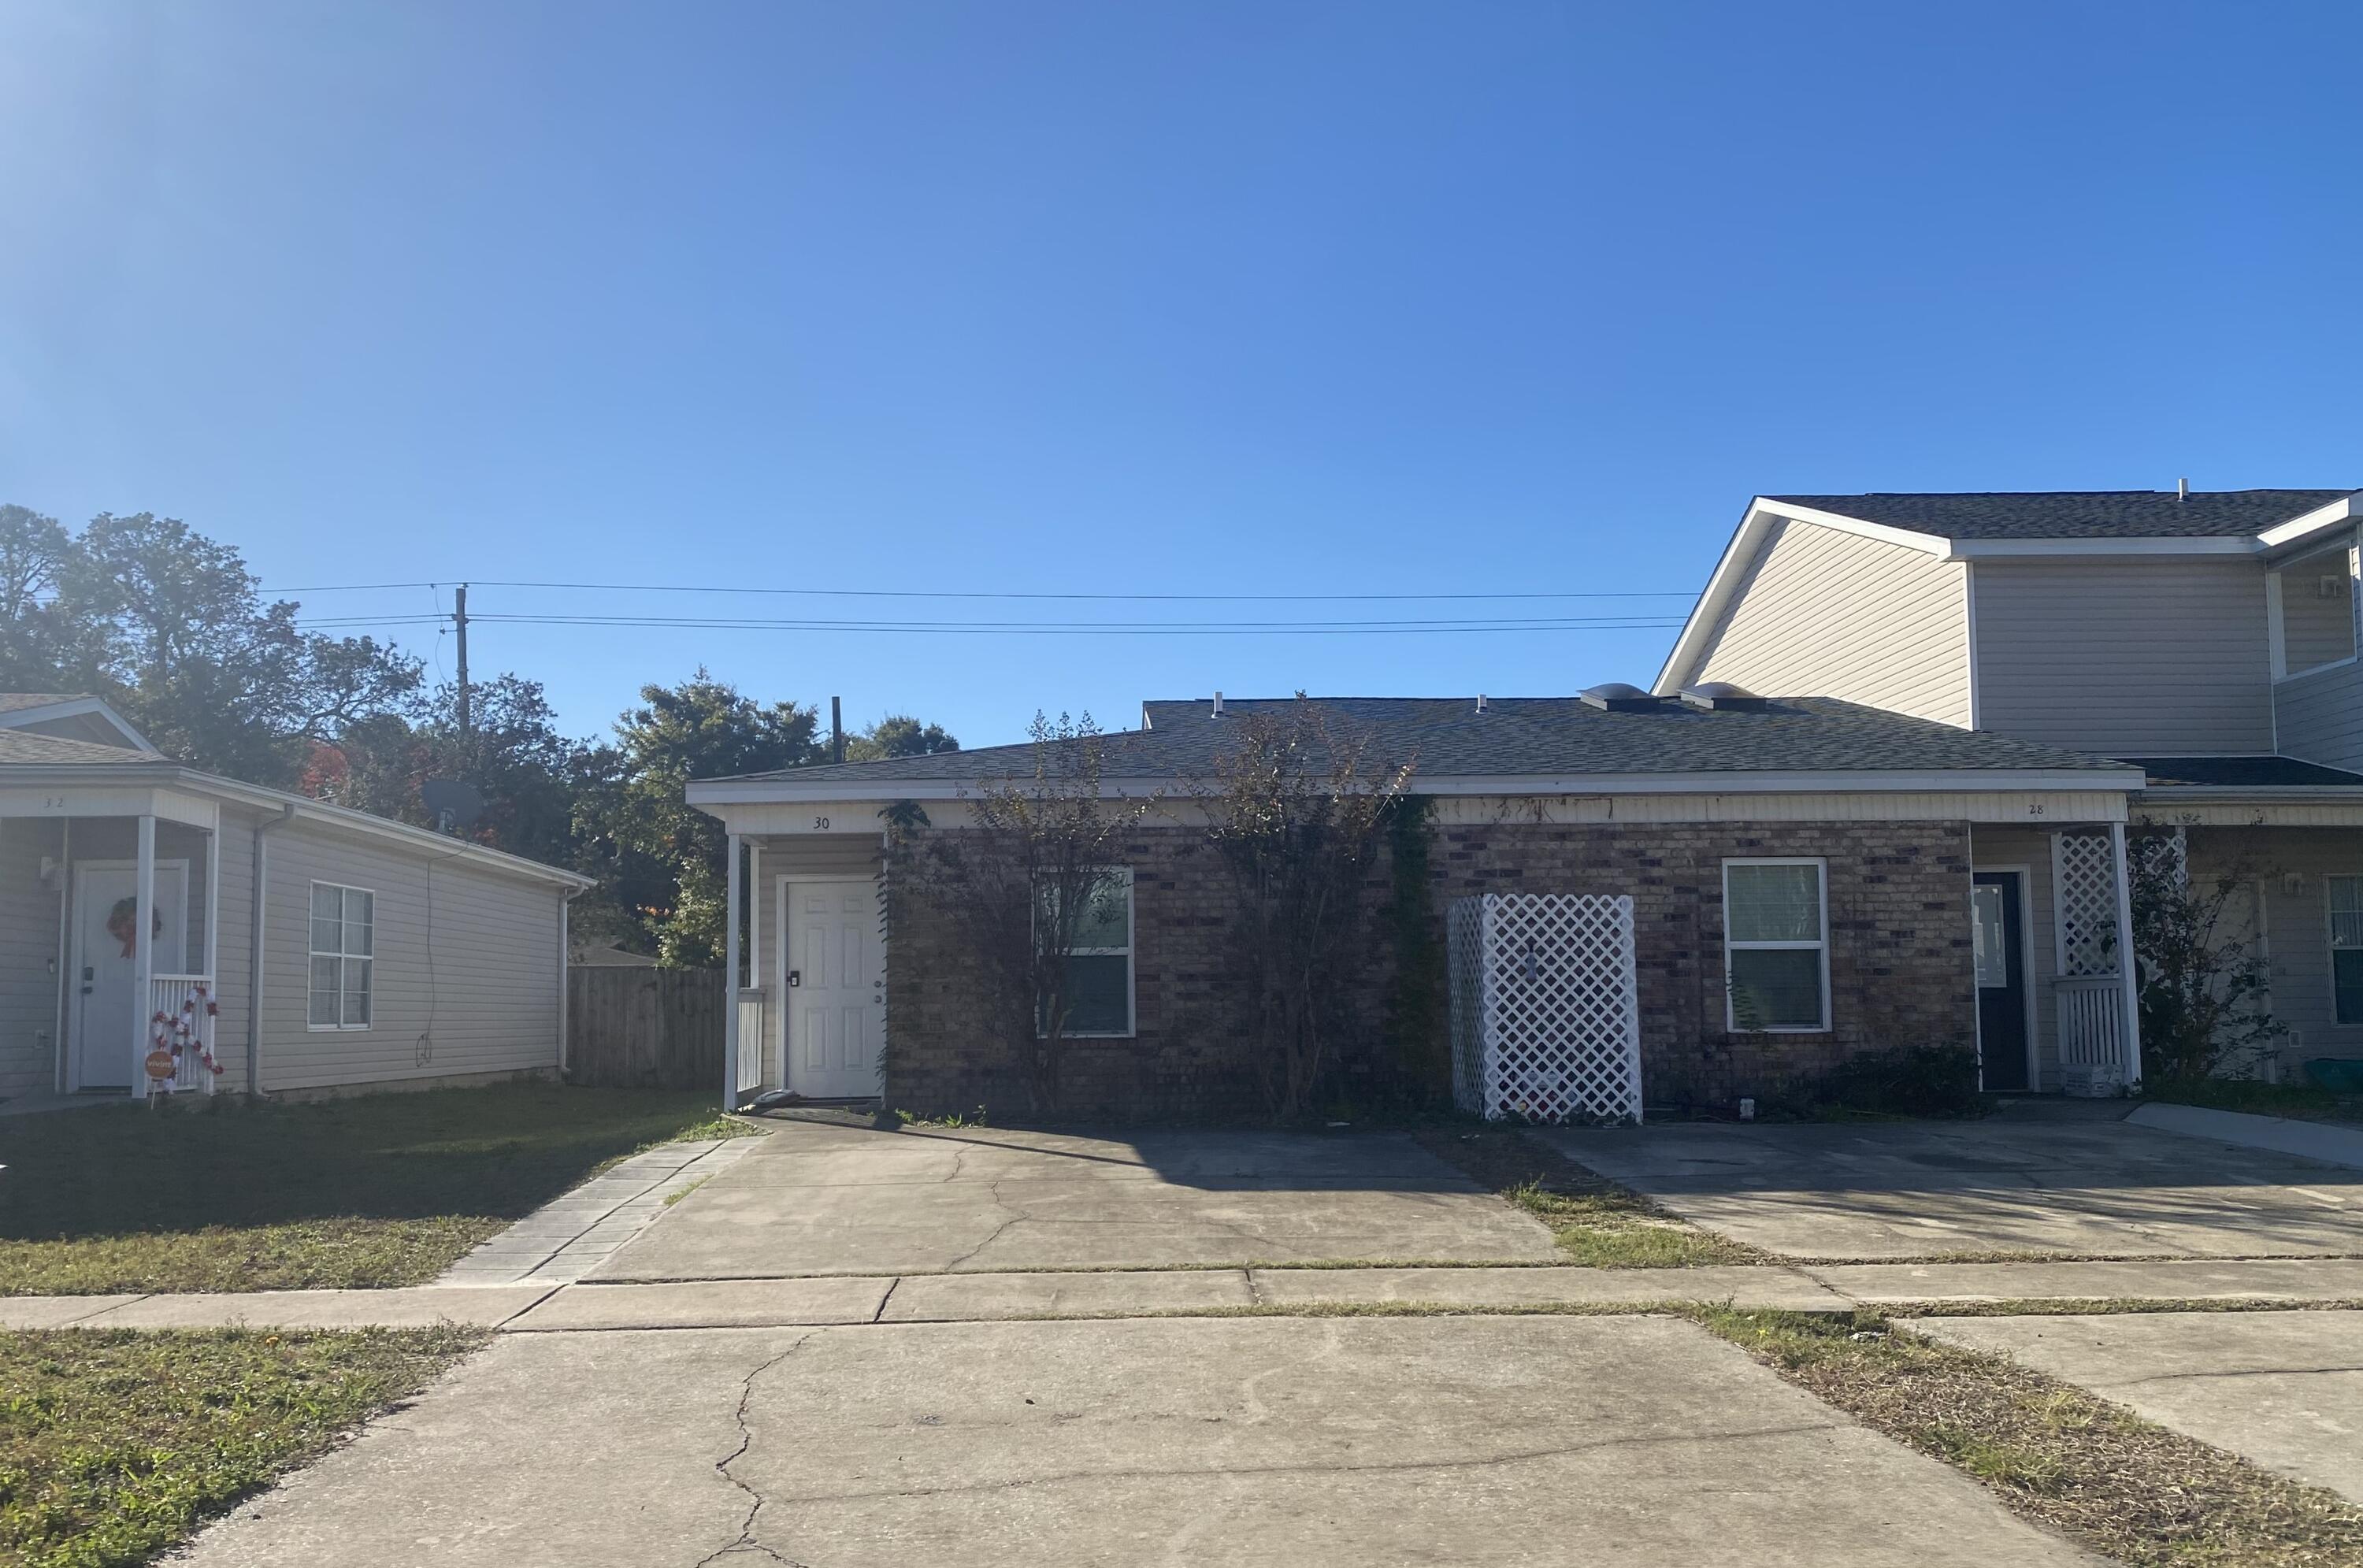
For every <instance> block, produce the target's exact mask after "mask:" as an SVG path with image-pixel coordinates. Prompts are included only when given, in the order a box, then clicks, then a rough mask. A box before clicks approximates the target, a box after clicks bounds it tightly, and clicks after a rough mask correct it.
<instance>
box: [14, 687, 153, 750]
mask: <svg viewBox="0 0 2363 1568" xmlns="http://www.w3.org/2000/svg"><path fill="white" fill-rule="evenodd" d="M84 713H96V714H97V715H98V716H99V717H100V718H103V719H105V721H106V722H107V723H110V724H113V725H114V726H115V728H116V731H117V733H119V734H122V735H123V737H124V738H125V739H127V740H128V741H129V742H130V743H131V744H132V745H136V746H138V747H139V749H140V750H141V751H144V752H146V753H147V754H148V755H149V756H163V755H164V754H163V753H162V752H160V751H158V750H157V749H156V748H155V747H154V746H153V745H150V744H149V741H148V737H147V736H146V735H143V734H140V733H139V731H138V730H136V729H133V728H132V727H131V721H130V720H128V719H127V718H125V717H124V716H123V715H122V714H120V713H118V712H116V711H115V708H114V705H113V704H112V703H110V702H108V701H106V699H105V698H104V697H76V698H73V699H72V700H71V701H64V702H48V703H44V704H43V705H41V706H40V707H39V708H19V709H17V710H16V711H15V712H9V713H0V730H15V729H22V728H23V727H24V726H25V725H27V724H39V723H46V722H48V721H49V720H51V719H75V718H80V717H81V716H82V715H83V714H84Z"/></svg>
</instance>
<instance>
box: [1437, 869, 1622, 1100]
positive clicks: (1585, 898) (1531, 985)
mask: <svg viewBox="0 0 2363 1568" xmlns="http://www.w3.org/2000/svg"><path fill="white" fill-rule="evenodd" d="M1446 925H1447V935H1448V947H1449V953H1450V964H1451V976H1452V1082H1453V1098H1454V1099H1455V1100H1456V1101H1458V1103H1459V1106H1460V1108H1461V1109H1462V1110H1470V1111H1474V1112H1476V1113H1477V1114H1479V1115H1481V1116H1483V1117H1485V1118H1486V1119H1487V1120H1488V1121H1494V1120H1499V1119H1501V1118H1504V1117H1510V1118H1515V1119H1517V1120H1519V1121H1551V1122H1565V1121H1583V1122H1614V1121H1635V1122H1637V1121H1640V1120H1641V1010H1640V1005H1639V999H1638V997H1637V995H1636V984H1635V975H1634V960H1633V900H1631V899H1630V898H1627V897H1625V896H1622V895H1609V894H1577V893H1487V894H1484V895H1482V896H1481V897H1477V898H1470V899H1460V900H1456V901H1455V902H1454V903H1453V905H1452V907H1451V909H1450V910H1449V911H1447V922H1446Z"/></svg>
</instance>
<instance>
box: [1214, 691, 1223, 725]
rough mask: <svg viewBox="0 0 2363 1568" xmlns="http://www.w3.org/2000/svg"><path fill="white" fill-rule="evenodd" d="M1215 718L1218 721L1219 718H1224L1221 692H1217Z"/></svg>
mask: <svg viewBox="0 0 2363 1568" xmlns="http://www.w3.org/2000/svg"><path fill="white" fill-rule="evenodd" d="M1214 716H1215V718H1217V719H1219V718H1221V717H1222V716H1223V694H1222V693H1221V692H1219V691H1217V692H1215V714H1214Z"/></svg>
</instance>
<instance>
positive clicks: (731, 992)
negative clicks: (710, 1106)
mask: <svg viewBox="0 0 2363 1568" xmlns="http://www.w3.org/2000/svg"><path fill="white" fill-rule="evenodd" d="M726 842H727V844H728V845H730V872H729V875H728V876H727V877H726V878H723V882H724V886H725V889H727V890H726V893H725V896H724V905H723V914H722V1109H723V1110H738V834H735V833H734V834H727V835H726Z"/></svg>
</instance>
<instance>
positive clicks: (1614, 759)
mask: <svg viewBox="0 0 2363 1568" xmlns="http://www.w3.org/2000/svg"><path fill="white" fill-rule="evenodd" d="M1291 701H1292V699H1289V698H1284V697H1283V698H1262V699H1254V698H1248V699H1234V700H1226V702H1225V707H1226V710H1227V712H1226V717H1224V718H1222V719H1215V718H1213V717H1212V716H1211V715H1210V711H1209V710H1210V704H1209V703H1208V702H1207V701H1204V700H1199V701H1152V702H1148V703H1146V704H1144V705H1143V707H1144V711H1145V713H1146V716H1147V718H1148V728H1146V729H1139V730H1123V731H1118V732H1115V733H1114V734H1108V735H1105V736H1104V737H1102V743H1103V745H1104V746H1105V748H1106V749H1105V753H1104V761H1103V765H1102V774H1103V776H1104V777H1105V778H1205V777H1207V776H1209V775H1210V774H1211V773H1212V772H1213V771H1214V765H1215V757H1216V756H1218V755H1220V754H1223V753H1225V752H1227V751H1229V750H1230V749H1232V748H1233V747H1235V746H1236V745H1237V734H1238V723H1237V720H1238V719H1239V718H1240V717H1241V716H1243V715H1246V714H1248V713H1252V712H1259V711H1265V710H1272V709H1285V708H1287V707H1288V706H1289V705H1290V703H1291ZM1315 705H1316V706H1318V707H1320V708H1322V709H1324V710H1326V712H1328V713H1329V714H1331V715H1333V716H1334V717H1335V719H1336V720H1337V722H1340V723H1343V724H1345V725H1347V726H1348V727H1350V728H1353V729H1358V730H1361V731H1364V732H1367V733H1369V734H1371V735H1372V736H1373V737H1374V740H1373V745H1372V750H1371V753H1370V759H1371V760H1372V761H1373V762H1377V761H1381V760H1386V761H1392V762H1398V763H1400V762H1405V761H1408V762H1410V763H1412V764H1413V766H1414V767H1415V768H1416V770H1417V774H1418V776H1419V777H1422V778H1501V777H1509V778H1514V777H1519V776H1532V777H1537V778H1552V777H1567V776H1575V775H1583V774H1626V773H1694V772H1705V773H1755V772H1777V773H1804V772H1811V773H1819V772H1857V771H1872V772H1899V773H1925V772H1955V771H1980V770H1982V771H1996V772H2017V771H2024V770H2028V769H2065V770H2071V771H2088V770H2089V771H2097V770H2105V769H2111V768H2118V769H2122V768H2124V767H2126V765H2125V764H2124V763H2117V762H2110V761H2106V760H2104V759H2102V758H2101V757H2096V756H2085V755H2083V754H2081V753H2080V752H2071V751H2062V750H2060V749H2058V747H2056V746H2047V745H2035V744H2033V743H2032V742H2028V741H2018V740H2010V739H2006V738H2004V737H2002V736H2000V735H1991V734H1975V733H1972V732H1970V731H1968V730H1959V729H1955V728H1953V727H1952V726H1951V725H1949V724H1939V723H1931V722H1929V721H1927V720H1925V719H1912V718H1905V717H1903V715H1901V714H1898V713H1890V712H1882V711H1880V709H1877V708H1866V707H1862V706H1859V705H1858V704H1856V703H1852V702H1841V701H1837V700H1836V699H1835V698H1829V697H1792V698H1784V699H1781V701H1779V702H1777V703H1776V704H1774V706H1773V707H1772V709H1771V710H1770V711H1769V712H1700V711H1698V710H1695V709H1691V708H1686V707H1683V706H1681V705H1680V704H1676V703H1670V704H1668V705H1667V706H1666V707H1665V708H1664V709H1663V710H1662V711H1660V712H1647V713H1610V712H1602V711H1601V710H1599V709H1596V708H1592V707H1590V706H1587V705H1586V704H1584V703H1583V702H1581V701H1578V700H1577V699H1575V698H1572V697H1495V698H1492V699H1491V700H1490V701H1489V702H1488V704H1487V712H1483V713H1479V712H1476V701H1475V699H1473V698H1468V697H1340V698H1319V699H1315ZM1034 767H1035V756H1034V748H1033V747H1032V746H1031V745H1002V746H987V747H983V748H982V749H979V750H976V751H957V752H945V753H941V754H939V755H937V756H907V757H894V758H892V759H889V760H887V761H883V762H849V763H840V764H837V765H835V766H823V767H796V768H788V769H783V770H781V771H777V772H771V773H760V774H750V775H748V776H746V778H748V779H749V780H755V779H769V780H783V781H789V782H793V783H796V784H799V785H808V784H820V783H829V782H838V781H842V782H843V783H845V784H846V785H848V786H849V787H862V786H871V787H875V786H882V785H886V784H891V783H895V782H922V781H924V782H928V783H946V782H959V781H964V780H983V779H995V778H1011V777H1021V778H1022V777H1026V776H1027V775H1030V774H1031V773H1032V772H1033V771H1034ZM1415 788H1417V786H1416V785H1414V789H1415Z"/></svg>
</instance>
